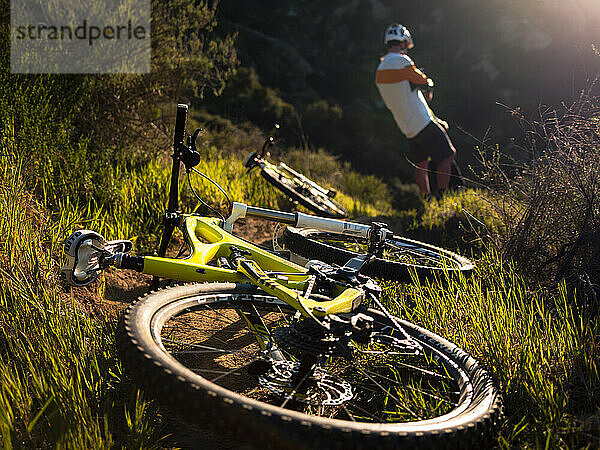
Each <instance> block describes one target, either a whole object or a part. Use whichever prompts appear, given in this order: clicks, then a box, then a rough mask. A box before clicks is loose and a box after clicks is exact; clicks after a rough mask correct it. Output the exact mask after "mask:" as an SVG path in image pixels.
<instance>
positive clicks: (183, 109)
mask: <svg viewBox="0 0 600 450" xmlns="http://www.w3.org/2000/svg"><path fill="white" fill-rule="evenodd" d="M187 112H188V105H186V104H183V103H179V104H178V105H177V117H176V118H175V137H174V139H173V147H174V148H177V147H179V146H180V145H183V143H184V142H183V140H184V138H185V121H186V119H187Z"/></svg>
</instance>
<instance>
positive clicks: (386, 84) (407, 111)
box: [375, 23, 456, 198]
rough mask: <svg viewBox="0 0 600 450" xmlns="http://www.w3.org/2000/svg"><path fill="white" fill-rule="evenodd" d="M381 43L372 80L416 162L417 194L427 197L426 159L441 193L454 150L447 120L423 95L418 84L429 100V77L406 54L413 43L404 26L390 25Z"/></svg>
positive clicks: (445, 183) (429, 189) (428, 194)
mask: <svg viewBox="0 0 600 450" xmlns="http://www.w3.org/2000/svg"><path fill="white" fill-rule="evenodd" d="M384 43H385V45H386V47H387V54H386V55H385V56H384V57H383V58H381V62H380V63H379V67H377V73H376V75H375V83H376V84H377V88H378V89H379V93H380V94H381V98H382V99H383V101H384V102H385V105H386V106H387V107H388V109H389V110H390V111H391V112H392V114H393V116H394V119H395V120H396V124H398V127H399V128H400V131H402V133H403V134H404V135H405V136H406V137H407V138H408V140H409V153H410V156H411V159H413V161H414V162H415V165H416V167H415V181H416V183H417V185H418V186H419V190H420V191H421V194H423V196H425V197H426V198H430V197H431V187H430V186H429V176H428V172H427V169H428V167H429V161H430V160H431V161H432V162H434V163H437V169H436V181H437V185H438V189H439V192H440V194H442V193H443V192H444V191H445V190H446V189H448V184H449V182H450V172H451V170H452V164H453V162H454V157H455V155H456V150H455V148H454V145H453V144H452V141H450V138H449V137H448V134H447V133H446V128H447V124H446V123H445V122H443V121H441V120H439V119H438V118H437V117H435V115H434V114H433V111H432V110H431V109H430V108H429V105H428V104H427V101H426V100H425V97H424V95H423V92H422V89H421V88H424V90H425V91H426V92H427V90H428V92H427V94H428V96H429V100H431V88H433V81H432V80H431V78H428V77H427V75H425V74H424V73H423V72H422V71H420V70H419V69H418V68H417V67H416V66H415V63H414V62H413V61H412V59H410V57H409V56H408V55H407V52H408V50H409V49H411V48H413V47H414V44H413V40H412V37H411V35H410V33H409V31H408V30H407V29H406V27H404V26H402V25H400V24H397V23H395V24H392V25H390V26H389V27H388V28H387V29H386V31H385V37H384Z"/></svg>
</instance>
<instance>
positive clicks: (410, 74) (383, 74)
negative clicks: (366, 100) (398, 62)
mask: <svg viewBox="0 0 600 450" xmlns="http://www.w3.org/2000/svg"><path fill="white" fill-rule="evenodd" d="M407 80H408V81H410V82H412V83H415V84H425V83H427V76H426V75H425V74H424V73H423V72H421V71H420V70H419V69H417V67H416V66H414V65H413V66H408V67H404V68H403V69H382V70H378V71H377V73H376V74H375V83H377V84H392V83H400V82H401V81H407Z"/></svg>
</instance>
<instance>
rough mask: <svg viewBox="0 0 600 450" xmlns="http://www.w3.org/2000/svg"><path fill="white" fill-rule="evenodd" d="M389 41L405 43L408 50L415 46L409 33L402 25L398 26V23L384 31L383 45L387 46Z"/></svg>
mask: <svg viewBox="0 0 600 450" xmlns="http://www.w3.org/2000/svg"><path fill="white" fill-rule="evenodd" d="M391 41H400V42H406V43H407V44H408V45H407V47H408V48H413V47H414V46H415V44H414V43H413V40H412V37H411V35H410V31H408V29H407V28H406V27H405V26H404V25H400V24H399V23H394V24H392V25H390V26H389V27H387V29H386V30H385V38H384V43H385V44H387V43H388V42H391Z"/></svg>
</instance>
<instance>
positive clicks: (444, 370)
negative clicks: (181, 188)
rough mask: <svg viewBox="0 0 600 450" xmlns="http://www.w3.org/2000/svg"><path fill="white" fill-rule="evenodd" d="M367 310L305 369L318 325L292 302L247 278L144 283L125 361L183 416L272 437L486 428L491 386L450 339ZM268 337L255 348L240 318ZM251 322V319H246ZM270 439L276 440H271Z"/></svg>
mask: <svg viewBox="0 0 600 450" xmlns="http://www.w3.org/2000/svg"><path fill="white" fill-rule="evenodd" d="M365 311H366V314H367V315H369V316H371V317H372V318H373V319H374V333H373V334H372V337H371V338H370V339H369V340H368V342H364V341H363V342H361V343H350V344H349V345H347V346H346V347H345V348H347V351H346V352H343V353H344V354H343V355H342V354H337V353H336V352H330V353H329V356H328V357H326V358H325V357H322V358H320V360H319V364H318V367H317V368H314V370H312V371H311V372H310V376H306V375H305V376H304V377H302V376H301V375H302V372H301V369H300V368H301V367H302V365H303V361H304V356H303V355H304V354H305V353H306V352H308V351H309V349H310V348H311V347H314V346H315V345H317V344H315V341H316V339H315V336H314V335H312V334H311V333H310V332H308V331H307V330H309V329H310V327H308V328H307V327H306V325H305V322H303V321H301V320H299V319H298V318H296V317H295V315H294V313H295V310H293V309H291V308H290V307H289V306H288V305H286V304H285V303H283V302H281V301H280V300H278V299H277V298H274V297H271V296H269V295H267V294H265V293H264V292H262V291H260V290H257V289H256V288H255V287H253V286H251V285H236V284H223V283H215V284H199V285H185V286H178V287H175V288H168V289H166V290H162V291H159V292H156V293H151V294H149V295H147V296H146V297H144V298H143V299H141V300H139V301H138V302H137V303H135V304H134V305H132V306H130V307H129V308H128V310H127V311H126V313H125V317H124V333H123V334H122V337H124V340H123V345H122V348H123V355H124V357H125V363H126V368H128V369H129V370H130V371H131V375H132V376H134V377H135V379H136V380H137V381H139V382H140V383H141V384H143V385H144V386H145V387H146V389H147V391H148V393H149V394H150V395H156V396H158V397H159V400H161V401H162V403H163V404H164V405H165V406H167V407H168V408H169V409H171V410H172V411H174V412H177V413H179V414H180V415H181V416H183V418H184V419H186V420H188V421H192V422H196V423H202V424H204V425H205V426H206V425H209V424H212V425H213V426H214V427H215V428H217V429H220V430H222V431H225V432H228V433H236V434H237V435H238V436H241V437H242V438H243V439H244V440H247V441H252V442H255V443H260V444H267V445H268V444H270V445H275V446H276V447H277V448H332V447H336V448H369V447H378V448H380V447H385V448H396V447H399V446H405V445H419V446H425V447H429V446H438V447H439V446H440V445H441V446H453V447H455V446H457V445H464V444H465V443H466V444H469V443H471V444H472V443H474V442H478V441H481V440H482V439H485V438H487V437H489V433H490V432H491V431H492V430H493V428H494V427H495V424H496V423H497V419H498V418H499V416H500V412H501V404H500V398H499V395H498V393H497V391H496V390H495V388H494V386H493V383H492V381H491V379H490V377H489V375H488V374H487V373H486V372H485V371H484V370H483V369H482V368H481V366H480V365H479V364H478V363H477V362H476V361H475V360H474V359H473V358H471V357H469V356H468V355H467V354H465V353H464V352H463V351H462V350H460V349H458V348H457V347H456V346H455V345H453V344H451V343H450V342H448V341H446V340H444V339H442V338H441V337H439V336H437V335H435V334H433V333H431V332H429V331H427V330H424V329H422V328H420V327H418V326H416V325H414V324H412V323H409V322H406V321H401V320H400V319H398V322H400V323H401V326H402V327H403V328H404V330H405V332H406V333H407V334H408V335H409V336H410V337H411V338H412V339H413V340H414V341H416V342H418V343H419V344H420V350H419V351H414V348H413V349H412V350H411V349H410V348H408V347H406V346H405V345H404V342H405V341H404V340H403V339H404V337H405V336H403V335H400V336H398V335H399V334H400V331H399V330H398V329H397V328H395V325H394V324H392V322H391V321H390V319H389V318H388V317H386V316H385V315H384V314H382V313H381V312H379V311H376V310H365ZM248 315H255V316H260V318H261V319H262V323H263V326H262V327H259V328H261V332H262V333H263V335H267V334H268V336H270V338H272V339H274V340H275V341H276V342H277V345H278V348H279V349H281V350H280V355H281V356H282V357H280V358H279V359H278V360H277V361H275V360H268V361H269V362H268V363H267V362H266V361H265V357H264V351H261V348H260V346H259V345H258V344H257V340H256V338H255V335H254V334H253V333H252V332H251V330H250V329H249V327H248V326H247V320H246V319H244V318H243V317H248ZM254 329H255V331H256V327H254ZM275 443H276V444H275Z"/></svg>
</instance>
